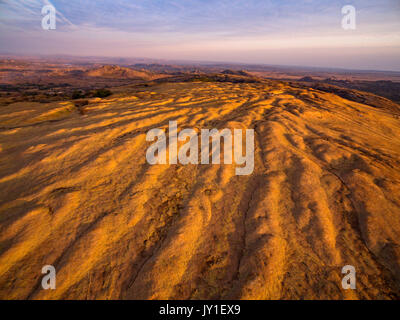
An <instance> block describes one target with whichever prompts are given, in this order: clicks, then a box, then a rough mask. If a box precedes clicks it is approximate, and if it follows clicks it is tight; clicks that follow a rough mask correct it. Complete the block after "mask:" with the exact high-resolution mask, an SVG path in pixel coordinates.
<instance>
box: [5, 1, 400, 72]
mask: <svg viewBox="0 0 400 320" xmlns="http://www.w3.org/2000/svg"><path fill="white" fill-rule="evenodd" d="M48 4H51V5H53V6H54V7H55V8H56V12H57V21H56V29H55V30H44V29H43V28H42V19H43V17H44V15H43V14H42V13H41V10H42V7H43V6H44V5H48ZM345 5H352V6H354V7H355V9H356V29H355V30H344V29H343V28H342V18H343V14H342V7H343V6H345ZM0 53H17V54H51V55H53V54H67V55H76V56H104V57H131V58H135V57H137V58H153V59H172V60H192V61H194V60H197V61H220V62H239V63H255V64H270V65H271V64H272V65H274V64H275V65H297V66H314V67H337V68H348V69H370V70H391V71H400V1H399V0H354V1H351V0H347V1H343V0H257V1H256V0H172V1H168V0H126V1H122V0H79V1H78V0H51V1H50V0H0Z"/></svg>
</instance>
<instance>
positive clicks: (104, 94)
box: [94, 89, 112, 98]
mask: <svg viewBox="0 0 400 320" xmlns="http://www.w3.org/2000/svg"><path fill="white" fill-rule="evenodd" d="M111 95H112V92H111V91H110V90H108V89H97V90H96V91H95V92H94V96H95V97H98V98H105V97H108V96H111Z"/></svg>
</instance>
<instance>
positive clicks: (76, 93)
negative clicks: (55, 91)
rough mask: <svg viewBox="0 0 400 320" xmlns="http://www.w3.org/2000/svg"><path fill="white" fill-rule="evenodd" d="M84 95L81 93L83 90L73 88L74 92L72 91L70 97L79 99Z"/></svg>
mask: <svg viewBox="0 0 400 320" xmlns="http://www.w3.org/2000/svg"><path fill="white" fill-rule="evenodd" d="M84 96H85V95H84V94H83V92H82V91H81V90H74V92H72V99H81V98H83V97H84Z"/></svg>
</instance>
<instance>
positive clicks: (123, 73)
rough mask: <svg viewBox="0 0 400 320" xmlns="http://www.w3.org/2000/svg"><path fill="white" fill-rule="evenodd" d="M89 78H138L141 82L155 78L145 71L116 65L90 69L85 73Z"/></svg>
mask: <svg viewBox="0 0 400 320" xmlns="http://www.w3.org/2000/svg"><path fill="white" fill-rule="evenodd" d="M86 75H87V76H89V77H102V78H113V79H115V78H125V79H127V78H134V79H137V78H140V79H143V80H152V79H154V78H157V76H156V75H155V74H153V73H151V72H148V71H145V70H134V69H130V68H126V67H120V66H117V65H104V66H101V67H98V68H95V69H90V70H88V71H87V72H86Z"/></svg>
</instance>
